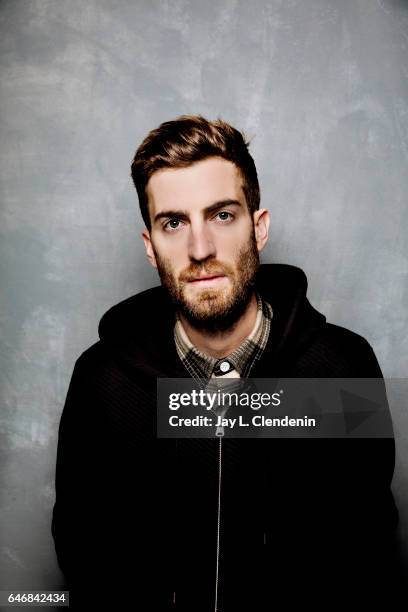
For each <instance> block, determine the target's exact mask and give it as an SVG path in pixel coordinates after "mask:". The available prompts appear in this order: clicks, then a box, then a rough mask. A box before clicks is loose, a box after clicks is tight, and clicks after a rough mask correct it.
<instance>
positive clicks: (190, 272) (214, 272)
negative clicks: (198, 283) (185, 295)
mask: <svg viewBox="0 0 408 612" xmlns="http://www.w3.org/2000/svg"><path fill="white" fill-rule="evenodd" d="M231 275H233V270H232V268H231V266H229V265H227V264H222V263H220V262H218V261H211V262H207V263H203V264H192V265H190V266H188V268H186V269H185V270H183V272H182V273H181V274H180V276H179V279H180V281H181V282H184V283H188V282H189V281H192V280H194V279H195V278H197V277H198V276H231Z"/></svg>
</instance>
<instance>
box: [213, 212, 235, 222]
mask: <svg viewBox="0 0 408 612" xmlns="http://www.w3.org/2000/svg"><path fill="white" fill-rule="evenodd" d="M216 218H218V219H219V220H220V221H232V219H233V218H234V215H233V214H232V213H230V212H228V211H227V210H220V212H218V213H217V214H216Z"/></svg>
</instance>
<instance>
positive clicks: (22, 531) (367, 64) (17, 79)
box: [0, 0, 408, 589]
mask: <svg viewBox="0 0 408 612" xmlns="http://www.w3.org/2000/svg"><path fill="white" fill-rule="evenodd" d="M0 49H1V56H0V65H1V99H0V112H1V123H0V135H1V161H0V189H1V204H2V208H1V220H0V231H1V258H0V263H1V280H2V285H3V286H2V291H1V319H0V322H1V332H2V347H1V351H0V356H1V368H0V376H1V390H2V403H1V420H0V424H1V426H0V434H1V447H0V448H1V463H0V470H1V472H0V479H1V482H0V490H1V529H2V536H1V567H0V575H1V584H0V588H2V589H9V588H16V587H19V588H43V589H44V588H56V587H58V586H59V585H60V584H61V575H60V573H59V570H58V567H57V564H56V560H55V555H54V549H53V542H52V538H51V534H50V520H51V510H52V506H53V502H54V481H53V478H54V467H55V453H56V445H57V428H58V423H59V418H60V415H61V410H62V407H63V403H64V399H65V395H66V391H67V387H68V383H69V379H70V376H71V373H72V368H73V365H74V361H75V359H76V358H77V357H78V356H79V354H80V353H81V352H82V351H83V350H84V349H85V348H87V347H88V346H89V345H90V344H92V343H93V342H95V341H96V339H97V323H98V321H99V318H100V316H101V315H102V314H103V312H104V311H105V310H106V309H107V308H108V307H110V306H111V305H113V304H114V303H116V302H118V301H120V300H121V299H124V298H126V297H128V296H129V295H131V294H133V293H137V292H138V291H140V290H142V289H145V288H147V287H148V286H152V285H154V284H157V280H156V276H155V273H154V271H153V270H150V269H149V266H148V264H147V262H146V260H145V255H144V250H143V248H142V241H141V238H140V231H141V228H142V226H141V222H140V219H139V213H138V205H137V200H136V194H135V192H134V189H133V186H132V184H131V180H130V177H129V165H130V161H131V158H132V155H133V153H134V151H135V149H136V147H137V145H138V144H139V142H140V141H141V139H142V138H143V137H144V136H145V134H146V133H147V131H148V130H150V129H151V128H153V127H155V126H156V125H157V124H158V123H160V122H161V121H164V120H168V119H171V118H174V117H176V116H177V115H180V114H182V113H202V114H203V115H204V116H206V117H209V118H215V117H217V116H222V117H223V118H225V119H226V120H228V121H230V122H232V123H233V124H234V125H236V126H237V127H239V128H241V129H243V130H244V131H245V132H246V133H247V134H248V135H249V136H250V137H253V141H252V152H253V155H254V158H255V161H256V163H257V167H258V171H259V177H260V182H261V189H262V198H263V205H264V206H266V207H269V208H270V211H271V215H272V235H271V240H270V245H269V248H268V249H267V251H266V252H265V255H264V260H265V261H276V262H285V263H291V264H295V265H299V266H301V267H302V268H303V269H304V270H305V272H306V274H307V275H308V279H309V297H310V299H311V301H312V304H313V305H314V306H315V307H316V308H318V309H319V310H321V311H322V312H323V313H325V314H326V316H327V318H328V320H329V321H331V322H333V323H337V324H339V325H343V326H345V327H348V328H350V329H352V330H354V331H356V332H358V333H360V334H362V335H363V336H365V337H366V338H367V339H368V340H369V341H370V343H371V344H372V346H373V347H374V349H375V351H376V353H377V356H378V359H379V361H380V364H381V366H382V369H383V372H384V375H386V376H393V377H406V376H407V374H408V362H407V349H408V339H407V328H408V326H407V318H408V291H407V278H408V231H407V230H408V212H407V206H406V194H407V178H408V176H407V157H408V4H407V2H397V1H396V0H378V1H375V0H347V1H346V0H342V1H341V2H340V1H336V0H309V1H308V2H304V1H302V0H290V1H289V0H273V1H270V0H269V1H268V0H256V1H254V0H252V1H251V2H246V1H243V0H219V1H214V2H202V1H201V0H200V1H198V0H196V1H193V2H187V1H183V0H172V1H171V0H167V1H166V0H163V1H161V2H160V1H153V2H152V1H149V2H148V1H147V0H143V1H139V2H133V1H131V0H121V1H118V0H115V1H113V0H112V1H107V0H102V1H101V0H87V1H86V2H83V1H79V0H71V1H68V0H1V3H0ZM406 391H407V387H406V386H405V392H406ZM405 392H404V393H403V394H402V397H401V401H400V405H399V409H398V410H395V414H394V415H393V416H394V422H395V427H396V430H397V431H396V432H397V470H396V475H395V479H394V486H393V488H394V492H395V495H396V498H397V501H398V503H399V507H400V512H401V525H400V534H401V541H402V542H404V541H405V543H407V541H408V534H407V530H408V492H407V487H406V483H407V480H408V418H407V416H406V414H405V406H404V403H405V397H406V393H405Z"/></svg>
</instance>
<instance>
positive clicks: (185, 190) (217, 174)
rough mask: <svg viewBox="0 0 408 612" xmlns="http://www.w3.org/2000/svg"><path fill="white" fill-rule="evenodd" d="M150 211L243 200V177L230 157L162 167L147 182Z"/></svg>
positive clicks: (193, 207) (199, 207)
mask: <svg viewBox="0 0 408 612" xmlns="http://www.w3.org/2000/svg"><path fill="white" fill-rule="evenodd" d="M146 193H147V197H148V203H149V212H150V215H155V214H157V213H158V212H161V211H163V210H166V209H173V210H180V209H184V210H190V211H193V210H196V209H201V208H205V207H206V206H210V205H211V204H214V203H215V202H217V201H221V200H227V199H231V200H239V201H241V202H245V195H244V192H243V190H242V177H241V174H240V172H239V170H238V168H237V166H235V164H233V163H232V162H230V161H227V160H226V159H222V158H220V157H209V158H207V159H204V160H201V161H199V162H196V163H194V164H192V165H190V166H187V167H186V168H163V169H161V170H158V171H157V172H155V173H154V174H153V175H152V176H151V177H150V180H149V181H148V183H147V188H146Z"/></svg>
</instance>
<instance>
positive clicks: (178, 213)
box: [153, 199, 243, 223]
mask: <svg viewBox="0 0 408 612" xmlns="http://www.w3.org/2000/svg"><path fill="white" fill-rule="evenodd" d="M225 206H240V207H241V208H242V206H243V204H242V202H240V201H239V200H231V199H227V200H220V201H219V202H214V204H211V205H210V206H207V207H206V208H204V213H205V214H208V213H212V212H214V211H216V210H219V209H220V208H224V207H225ZM170 217H179V218H182V219H186V218H188V212H187V211H185V210H163V211H162V212H159V213H157V215H155V217H154V220H153V223H156V221H159V219H168V218H170Z"/></svg>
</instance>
